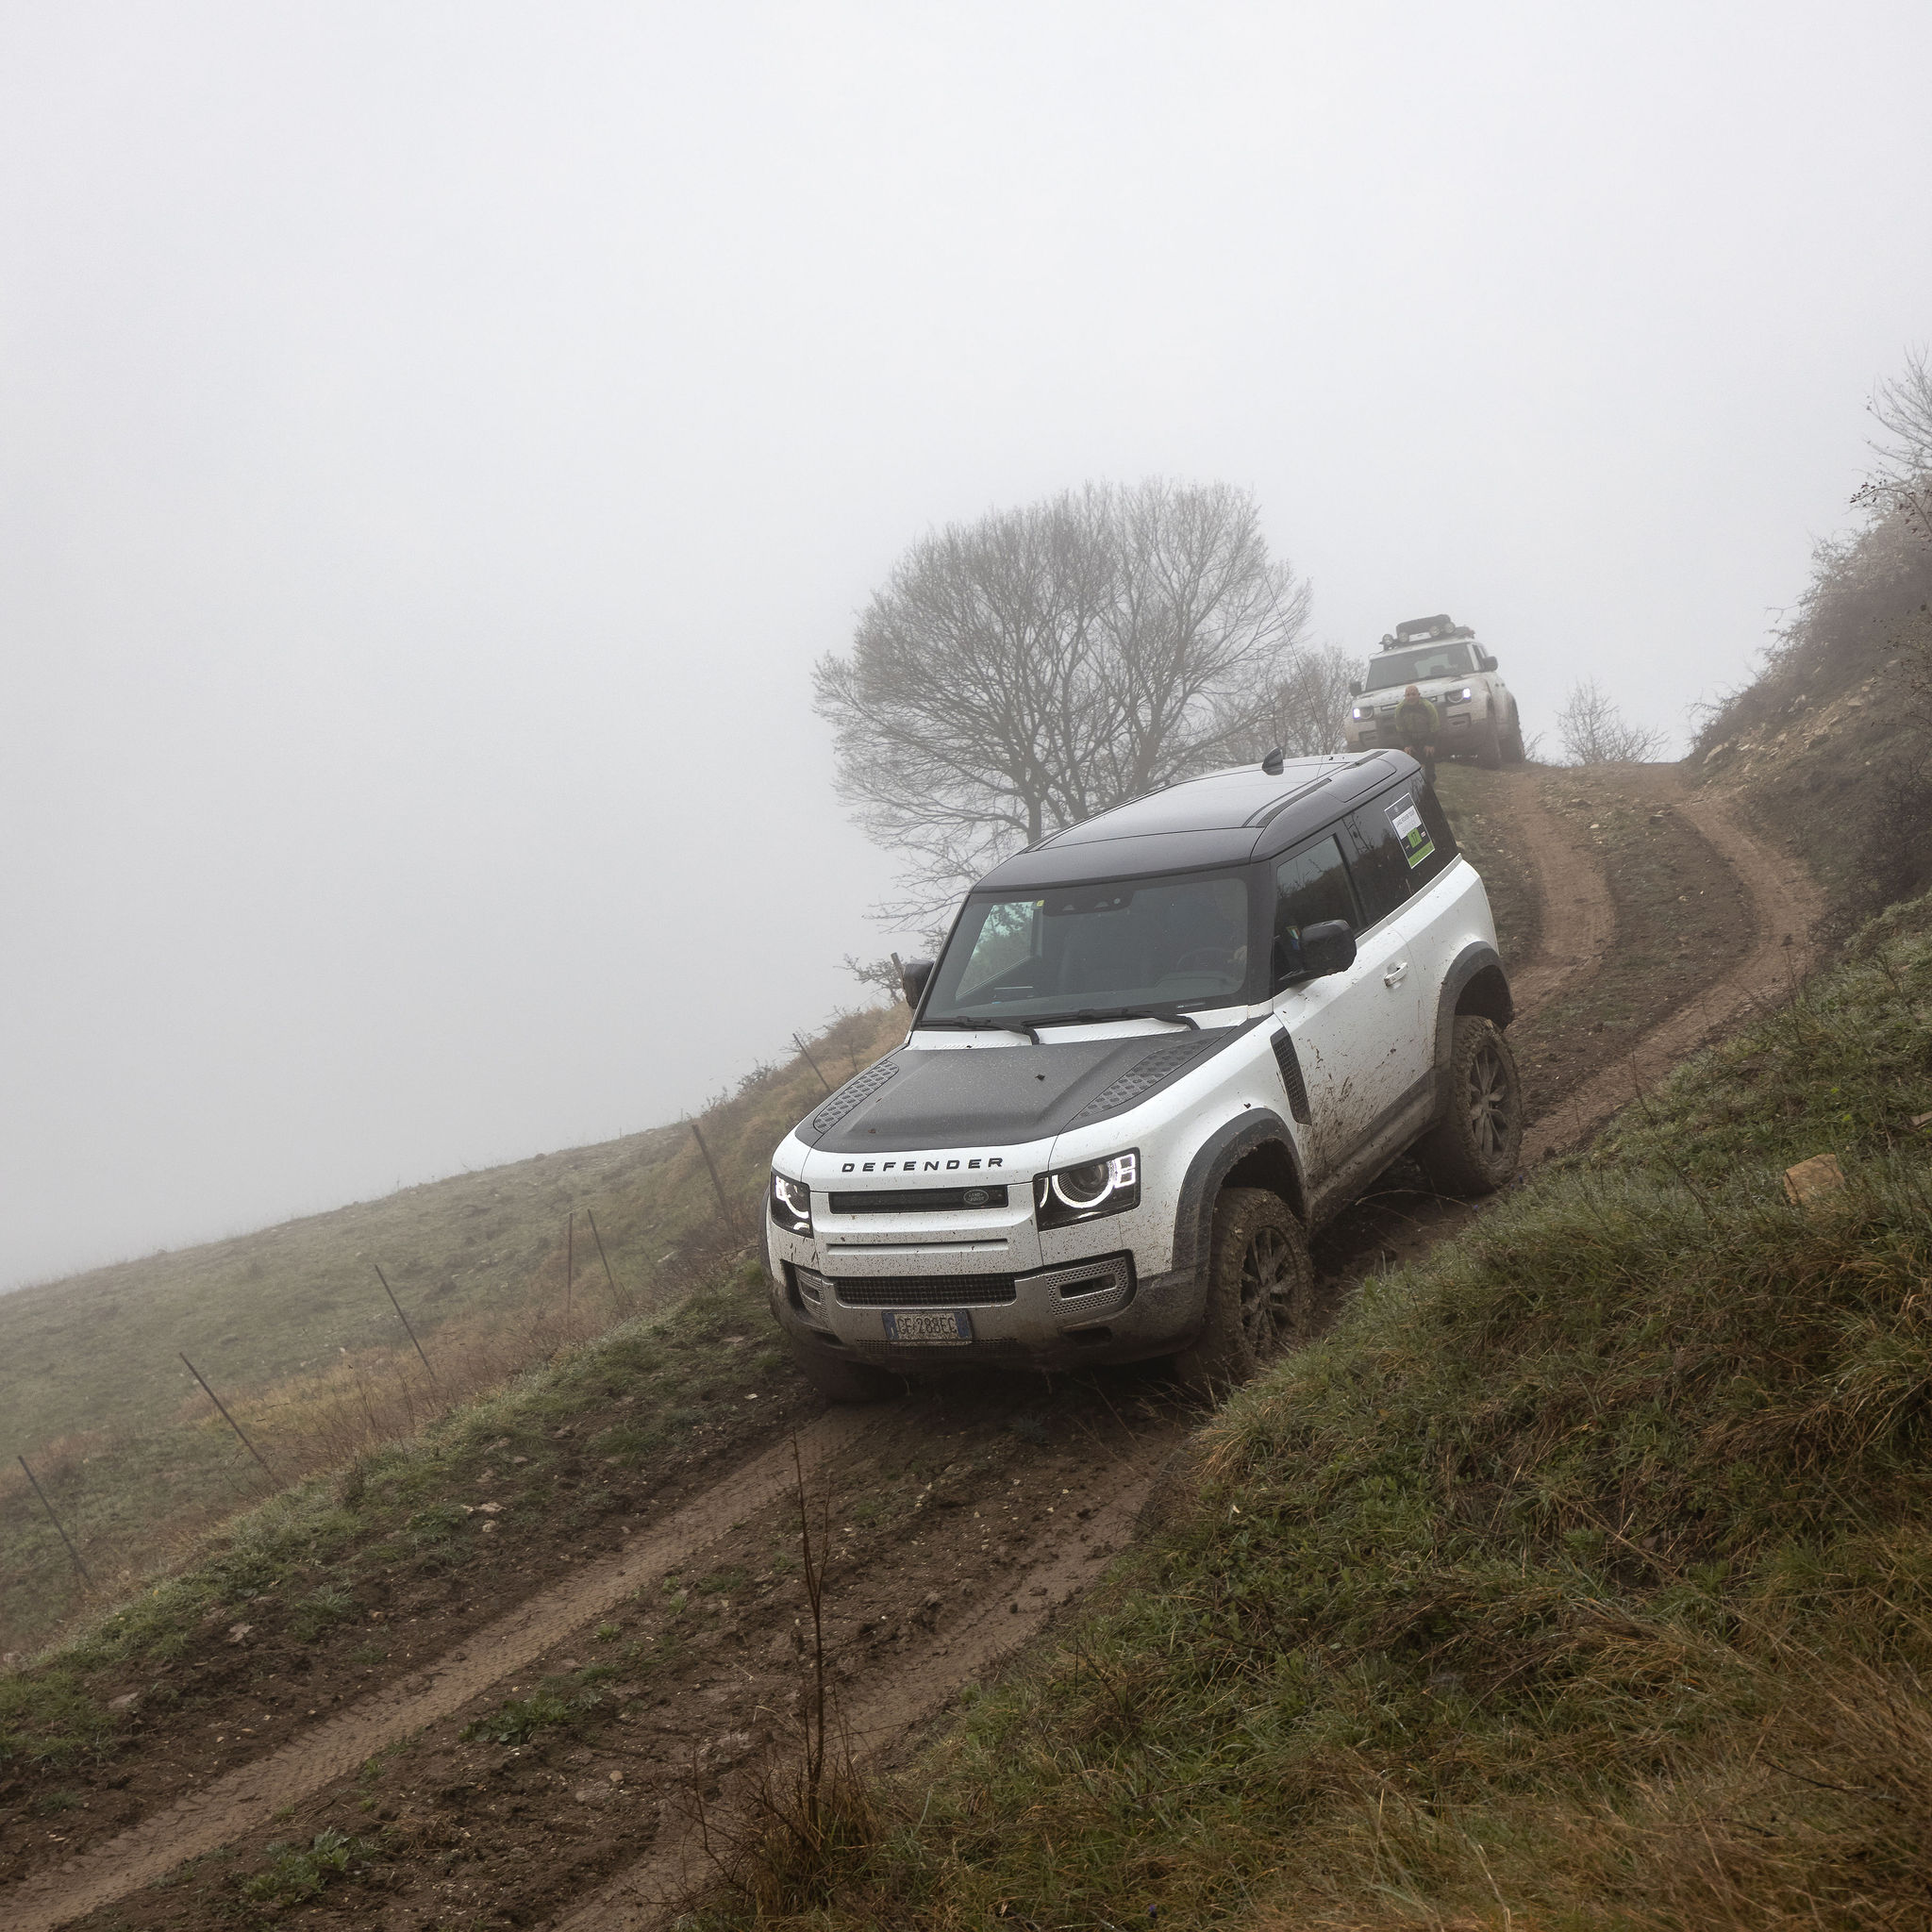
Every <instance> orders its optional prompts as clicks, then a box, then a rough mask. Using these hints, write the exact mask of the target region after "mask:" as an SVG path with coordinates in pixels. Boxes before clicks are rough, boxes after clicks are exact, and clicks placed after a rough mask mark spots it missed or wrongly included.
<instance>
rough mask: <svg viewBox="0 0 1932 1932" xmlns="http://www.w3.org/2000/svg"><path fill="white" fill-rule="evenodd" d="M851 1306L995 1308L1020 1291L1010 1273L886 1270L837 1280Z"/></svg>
mask: <svg viewBox="0 0 1932 1932" xmlns="http://www.w3.org/2000/svg"><path fill="white" fill-rule="evenodd" d="M832 1291H833V1292H834V1293H835V1294H837V1296H838V1297H839V1301H840V1305H841V1307H848V1308H992V1307H1000V1306H1001V1305H1002V1304H1003V1303H1006V1302H1010V1301H1012V1300H1013V1299H1014V1298H1015V1296H1016V1293H1017V1291H1016V1290H1015V1289H1014V1287H1013V1277H1012V1276H1011V1275H1010V1274H912V1275H899V1274H886V1275H871V1276H868V1277H867V1278H866V1279H865V1280H862V1281H835V1282H833V1284H832Z"/></svg>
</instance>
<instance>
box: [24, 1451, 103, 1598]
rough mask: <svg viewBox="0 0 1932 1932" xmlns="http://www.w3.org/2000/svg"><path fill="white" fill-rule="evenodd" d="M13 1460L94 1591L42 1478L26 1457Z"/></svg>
mask: <svg viewBox="0 0 1932 1932" xmlns="http://www.w3.org/2000/svg"><path fill="white" fill-rule="evenodd" d="M13 1459H14V1460H15V1461H16V1462H17V1463H19V1464H20V1466H21V1468H22V1469H24V1470H26V1479H27V1481H28V1482H30V1483H32V1484H33V1486H34V1494H35V1495H37V1496H38V1497H39V1498H40V1499H41V1507H42V1509H44V1510H45V1511H46V1512H47V1521H48V1522H49V1523H51V1524H53V1525H54V1529H55V1532H56V1534H57V1535H58V1537H59V1539H60V1541H62V1542H63V1543H65V1544H66V1545H67V1554H68V1556H69V1557H71V1558H72V1559H73V1562H74V1567H75V1569H76V1570H78V1571H79V1572H80V1580H81V1581H82V1582H83V1583H85V1584H86V1585H87V1587H88V1588H89V1589H90V1590H92V1588H93V1587H94V1580H93V1578H92V1576H90V1575H89V1574H87V1565H86V1564H85V1563H83V1562H82V1561H81V1560H80V1552H79V1551H78V1550H76V1549H75V1547H74V1539H73V1538H72V1537H71V1536H69V1535H68V1534H67V1532H66V1531H65V1530H64V1529H62V1528H61V1527H60V1519H59V1518H58V1516H56V1515H55V1514H54V1506H53V1504H51V1503H50V1502H48V1501H47V1492H46V1491H45V1490H43V1489H42V1487H41V1479H40V1477H39V1476H37V1475H36V1474H34V1473H33V1471H32V1470H30V1469H27V1467H26V1457H25V1456H16V1457H14V1458H13Z"/></svg>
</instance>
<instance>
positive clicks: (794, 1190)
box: [772, 1167, 811, 1234]
mask: <svg viewBox="0 0 1932 1932" xmlns="http://www.w3.org/2000/svg"><path fill="white" fill-rule="evenodd" d="M772 1219H773V1220H774V1221H775V1222H776V1223H777V1224H778V1225H779V1226H780V1227H782V1228H783V1229H784V1230H785V1232H786V1233H787V1234H809V1233H810V1232H811V1190H810V1189H809V1188H808V1187H807V1186H806V1184H805V1183H804V1182H803V1181H795V1180H793V1179H791V1176H790V1175H789V1174H780V1173H779V1172H778V1170H777V1169H776V1168H775V1167H774V1169H773V1170H772Z"/></svg>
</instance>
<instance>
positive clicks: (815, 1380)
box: [785, 1329, 906, 1402]
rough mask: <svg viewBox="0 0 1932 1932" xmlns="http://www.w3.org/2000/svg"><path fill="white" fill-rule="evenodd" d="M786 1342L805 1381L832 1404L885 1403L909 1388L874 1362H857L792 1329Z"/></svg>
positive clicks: (896, 1376) (899, 1378)
mask: <svg viewBox="0 0 1932 1932" xmlns="http://www.w3.org/2000/svg"><path fill="white" fill-rule="evenodd" d="M785 1342H786V1345H787V1346H788V1347H789V1348H790V1349H791V1359H792V1360H793V1361H795V1362H796V1363H797V1364H798V1366H799V1368H800V1370H801V1371H802V1372H803V1374H804V1375H805V1379H806V1380H807V1381H808V1382H809V1383H810V1384H811V1386H812V1387H813V1388H814V1389H816V1390H817V1391H819V1393H820V1394H821V1395H823V1396H825V1397H826V1398H827V1399H828V1400H830V1401H832V1402H883V1401H884V1400H885V1399H886V1397H887V1396H889V1395H896V1394H898V1392H899V1391H900V1390H901V1389H903V1388H904V1387H905V1386H906V1385H905V1382H904V1380H903V1379H902V1378H901V1377H900V1376H898V1375H889V1374H887V1373H886V1372H885V1370H884V1369H875V1368H874V1367H873V1365H872V1364H871V1363H870V1362H856V1361H854V1360H852V1359H851V1357H848V1356H842V1355H840V1354H838V1353H837V1352H836V1351H834V1350H832V1349H829V1348H826V1347H825V1346H824V1344H823V1343H822V1342H817V1341H808V1340H806V1338H805V1337H804V1336H802V1335H793V1334H792V1333H791V1330H790V1329H787V1330H786V1333H785Z"/></svg>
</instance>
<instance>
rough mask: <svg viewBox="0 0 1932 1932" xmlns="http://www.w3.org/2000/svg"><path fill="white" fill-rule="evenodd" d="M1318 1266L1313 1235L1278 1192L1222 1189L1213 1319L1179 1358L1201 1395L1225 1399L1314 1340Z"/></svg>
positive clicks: (1211, 1264) (1211, 1275)
mask: <svg viewBox="0 0 1932 1932" xmlns="http://www.w3.org/2000/svg"><path fill="white" fill-rule="evenodd" d="M1314 1304H1315V1268H1314V1263H1313V1262H1312V1261H1310V1260H1309V1259H1308V1242H1307V1235H1305V1234H1304V1233H1303V1231H1302V1224H1301V1223H1300V1222H1299V1221H1297V1220H1296V1219H1295V1217H1294V1214H1293V1212H1292V1210H1291V1208H1289V1206H1288V1203H1287V1202H1285V1201H1284V1200H1283V1199H1282V1198H1281V1196H1280V1195H1279V1194H1271V1193H1269V1192H1268V1191H1267V1190H1266V1189H1264V1188H1224V1190H1223V1191H1222V1194H1221V1198H1220V1199H1219V1200H1218V1201H1217V1202H1215V1204H1214V1239H1213V1244H1212V1246H1211V1248H1210V1250H1209V1256H1208V1320H1207V1324H1206V1325H1205V1326H1204V1327H1203V1328H1202V1330H1201V1333H1200V1334H1199V1335H1198V1336H1197V1337H1196V1338H1195V1339H1194V1341H1193V1342H1192V1343H1191V1345H1190V1346H1189V1347H1187V1348H1185V1349H1183V1350H1182V1351H1181V1353H1180V1354H1179V1355H1177V1356H1176V1357H1174V1369H1175V1372H1176V1373H1177V1374H1178V1375H1179V1376H1180V1379H1181V1381H1182V1382H1183V1383H1184V1384H1185V1385H1186V1386H1187V1387H1188V1388H1189V1389H1191V1390H1192V1391H1194V1392H1195V1393H1196V1394H1199V1395H1221V1394H1225V1393H1226V1392H1227V1391H1228V1390H1230V1389H1232V1388H1235V1387H1237V1386H1238V1385H1239V1384H1241V1383H1242V1382H1245V1381H1246V1380H1247V1379H1248V1377H1249V1376H1250V1375H1252V1374H1254V1373H1255V1371H1256V1370H1257V1369H1258V1368H1259V1367H1261V1366H1262V1364H1263V1363H1264V1362H1267V1361H1269V1360H1270V1359H1272V1358H1273V1357H1275V1356H1277V1355H1280V1354H1282V1353H1283V1352H1285V1351H1286V1350H1288V1349H1291V1348H1297V1347H1299V1346H1300V1345H1301V1344H1302V1343H1303V1342H1305V1341H1307V1339H1308V1335H1309V1332H1310V1328H1311V1325H1312V1323H1313V1319H1314Z"/></svg>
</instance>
